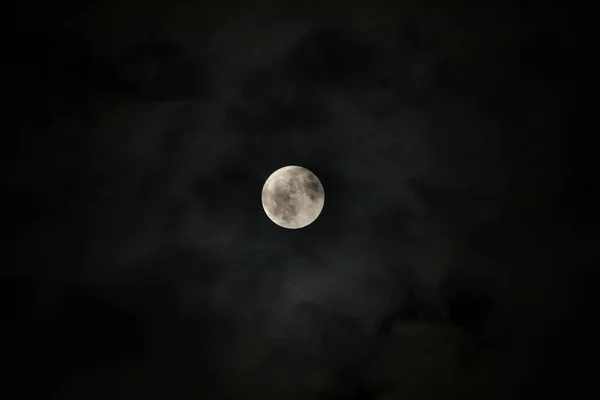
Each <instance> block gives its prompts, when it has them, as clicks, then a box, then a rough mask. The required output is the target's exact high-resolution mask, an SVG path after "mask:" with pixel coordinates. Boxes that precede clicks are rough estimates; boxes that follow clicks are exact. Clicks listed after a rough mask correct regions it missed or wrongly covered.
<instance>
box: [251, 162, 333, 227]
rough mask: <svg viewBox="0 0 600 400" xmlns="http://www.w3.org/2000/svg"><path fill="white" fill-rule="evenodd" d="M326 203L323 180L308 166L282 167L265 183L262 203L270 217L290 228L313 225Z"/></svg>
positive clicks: (278, 223)
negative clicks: (307, 167)
mask: <svg viewBox="0 0 600 400" xmlns="http://www.w3.org/2000/svg"><path fill="white" fill-rule="evenodd" d="M324 204H325V191H324V190H323V185H321V181H320V180H319V178H317V176H316V175H315V174H313V173H312V172H311V171H309V170H308V169H306V168H303V167H299V166H296V165H289V166H287V167H283V168H279V169H278V170H277V171H275V172H273V173H272V174H271V175H270V176H269V177H268V178H267V181H266V182H265V185H264V186H263V190H262V205H263V208H264V210H265V213H266V214H267V216H268V217H269V218H270V219H271V221H273V222H274V223H276V224H277V225H279V226H281V227H283V228H287V229H299V228H304V227H306V226H308V225H310V224H312V223H313V222H314V221H315V220H316V219H317V217H318V216H319V214H321V211H322V210H323V205H324Z"/></svg>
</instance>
